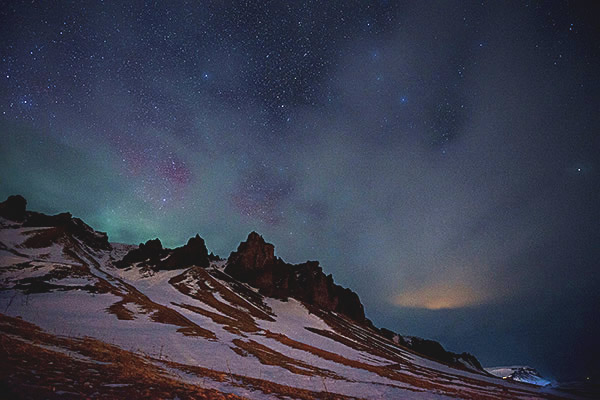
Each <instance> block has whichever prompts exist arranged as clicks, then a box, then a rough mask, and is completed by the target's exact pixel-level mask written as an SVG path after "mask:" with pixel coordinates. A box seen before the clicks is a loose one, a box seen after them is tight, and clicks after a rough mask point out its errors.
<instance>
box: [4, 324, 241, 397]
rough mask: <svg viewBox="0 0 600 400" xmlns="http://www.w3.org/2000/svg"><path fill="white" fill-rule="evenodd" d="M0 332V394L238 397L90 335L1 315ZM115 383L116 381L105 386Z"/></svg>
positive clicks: (14, 395) (23, 395) (15, 395)
mask: <svg viewBox="0 0 600 400" xmlns="http://www.w3.org/2000/svg"><path fill="white" fill-rule="evenodd" d="M0 332H1V333H2V335H0V382H1V389H2V392H1V394H0V396H2V397H4V398H11V399H24V398H63V399H64V398H67V399H82V398H90V397H92V396H94V397H103V398H113V399H116V398H120V399H123V398H129V399H146V398H158V399H166V398H174V397H175V396H178V397H179V398H181V399H219V400H220V399H232V400H233V399H242V397H240V396H236V395H233V394H225V393H222V392H219V391H217V390H214V389H204V388H201V387H198V386H196V385H191V384H188V383H185V382H181V381H179V380H177V379H175V378H174V377H173V376H170V375H169V374H167V373H166V371H165V370H163V369H162V368H160V367H159V366H157V365H156V364H155V363H154V362H152V361H151V360H150V359H148V358H146V357H143V356H141V355H139V354H135V353H132V352H129V351H126V350H123V349H120V348H118V347H116V346H112V345H108V344H106V343H103V342H100V341H98V340H95V339H90V338H83V339H73V338H64V337H57V336H54V335H50V334H47V333H45V332H43V331H41V330H40V329H39V328H37V327H36V326H34V325H32V324H29V323H27V322H24V321H22V320H20V319H17V318H11V317H7V316H4V315H1V314H0ZM42 345H43V346H53V347H52V348H51V349H46V348H43V347H40V346H42ZM54 349H56V351H55V350H54ZM115 383H116V384H120V385H121V386H107V385H108V384H115Z"/></svg>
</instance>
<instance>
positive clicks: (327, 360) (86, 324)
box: [0, 218, 560, 399]
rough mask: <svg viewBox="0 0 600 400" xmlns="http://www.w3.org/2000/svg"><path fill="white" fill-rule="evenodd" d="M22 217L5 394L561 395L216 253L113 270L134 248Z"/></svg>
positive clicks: (2, 289)
mask: <svg viewBox="0 0 600 400" xmlns="http://www.w3.org/2000/svg"><path fill="white" fill-rule="evenodd" d="M25 225H27V223H26V222H23V221H13V220H8V219H4V218H2V219H0V340H1V343H0V344H2V346H1V347H0V352H1V353H2V354H0V360H1V361H0V384H1V385H0V386H1V387H3V388H7V389H6V390H8V391H9V392H8V393H7V396H9V397H11V396H13V397H15V398H20V397H25V398H55V397H62V396H66V397H67V398H69V397H71V398H81V397H102V396H108V397H111V398H123V397H129V398H149V397H150V398H152V397H156V398H177V397H179V398H185V397H189V398H249V399H271V398H273V399H280V398H298V399H329V398H335V399H348V398H364V399H443V398H465V399H470V398H473V399H506V398H521V399H525V398H527V399H535V398H560V397H559V396H558V395H557V394H556V393H550V392H548V391H547V390H541V389H536V388H535V387H533V386H530V385H523V384H520V383H517V382H507V381H506V380H502V379H498V378H496V377H493V376H491V375H489V374H487V373H485V372H484V371H478V370H477V369H475V368H470V369H467V368H463V369H456V368H453V367H451V366H450V365H448V364H442V363H439V362H436V361H434V360H432V359H431V358H427V357H425V356H421V355H418V354H417V353H415V352H413V351H411V350H409V349H408V348H406V347H404V346H401V345H399V344H398V343H395V342H394V341H393V340H389V339H387V338H385V337H384V336H382V335H380V332H379V331H378V330H376V329H374V328H373V327H372V326H370V325H369V324H366V323H365V324H363V323H358V322H357V321H355V320H353V319H352V318H349V317H347V316H346V315H344V314H342V313H339V312H336V311H326V310H323V309H321V308H319V307H316V306H315V305H314V304H309V303H305V302H302V301H299V300H296V299H294V298H291V297H289V298H287V299H283V298H272V297H266V296H264V295H262V294H261V292H260V291H259V290H257V289H256V288H255V287H252V286H250V285H248V284H246V283H242V282H240V281H238V280H236V279H233V278H232V277H231V276H229V275H228V274H227V273H225V272H224V266H225V265H224V261H223V260H218V259H216V258H214V257H213V258H212V260H211V261H210V263H209V264H208V265H207V266H203V267H201V266H197V265H191V266H187V267H184V268H177V267H174V268H173V267H172V265H171V264H168V263H167V262H166V261H165V260H167V258H168V257H171V260H173V259H177V260H179V259H186V260H187V259H189V258H186V257H187V255H186V251H187V250H186V249H183V250H180V251H179V253H177V255H176V256H173V254H174V253H173V252H172V253H169V255H168V256H165V257H163V258H160V259H159V262H164V265H168V266H169V268H168V269H167V270H160V269H158V270H157V269H155V268H152V267H151V265H149V264H148V263H145V262H137V261H136V262H133V263H132V265H131V266H124V267H123V265H121V267H122V268H117V267H116V266H115V264H117V263H118V262H119V261H120V260H123V258H124V256H125V255H126V254H128V253H130V251H131V250H133V249H135V248H136V247H135V246H130V245H121V244H111V245H110V246H109V247H108V248H106V246H104V244H102V242H101V241H100V242H94V243H93V245H90V243H88V242H87V241H86V240H85V237H84V238H82V236H81V235H79V236H78V234H77V232H78V231H71V230H70V229H66V228H64V227H61V226H38V227H28V226H25ZM73 232H75V233H73ZM98 237H99V238H101V237H102V235H100V236H98ZM202 243H203V242H202ZM182 254H183V256H182ZM174 257H175V258H174ZM178 257H183V258H178ZM134 258H135V257H130V259H134ZM471 367H472V366H471ZM238 396H239V397H238Z"/></svg>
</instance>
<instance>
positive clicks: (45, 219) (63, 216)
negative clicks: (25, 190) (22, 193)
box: [23, 212, 73, 227]
mask: <svg viewBox="0 0 600 400" xmlns="http://www.w3.org/2000/svg"><path fill="white" fill-rule="evenodd" d="M72 218H73V216H72V215H71V213H68V212H66V213H60V214H56V215H46V214H42V213H38V212H30V213H28V215H27V220H26V221H25V222H24V223H23V226H39V227H48V226H55V227H56V226H67V225H68V224H69V222H71V219H72Z"/></svg>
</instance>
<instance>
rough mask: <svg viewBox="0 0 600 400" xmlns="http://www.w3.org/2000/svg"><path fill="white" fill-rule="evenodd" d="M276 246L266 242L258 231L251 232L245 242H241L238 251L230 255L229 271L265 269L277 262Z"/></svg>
mask: <svg viewBox="0 0 600 400" xmlns="http://www.w3.org/2000/svg"><path fill="white" fill-rule="evenodd" d="M275 260H276V258H275V246H273V245H272V244H271V243H267V242H265V240H264V239H263V237H262V236H261V235H259V234H258V233H256V232H250V234H249V235H248V238H247V239H246V241H245V242H242V243H240V245H239V246H238V248H237V251H234V252H232V253H231V255H230V256H229V259H228V261H227V268H228V269H229V272H228V273H230V272H233V273H234V274H236V272H234V271H233V270H237V273H240V272H243V271H257V270H263V269H265V267H267V266H271V265H273V264H274V263H275Z"/></svg>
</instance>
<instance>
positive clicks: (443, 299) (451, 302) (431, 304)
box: [392, 284, 489, 310]
mask: <svg viewBox="0 0 600 400" xmlns="http://www.w3.org/2000/svg"><path fill="white" fill-rule="evenodd" d="M488 299H489V296H485V295H483V294H482V293H481V292H478V291H476V290H474V289H473V288H472V287H470V286H467V285H464V284H436V285H432V286H427V287H424V288H422V289H417V290H411V291H406V292H402V293H400V294H398V295H396V296H394V297H393V299H392V302H393V303H394V304H395V305H397V306H400V307H409V308H425V309H428V310H443V309H453V308H462V307H469V306H474V305H478V304H482V303H484V302H485V301H486V300H488Z"/></svg>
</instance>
